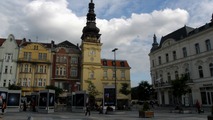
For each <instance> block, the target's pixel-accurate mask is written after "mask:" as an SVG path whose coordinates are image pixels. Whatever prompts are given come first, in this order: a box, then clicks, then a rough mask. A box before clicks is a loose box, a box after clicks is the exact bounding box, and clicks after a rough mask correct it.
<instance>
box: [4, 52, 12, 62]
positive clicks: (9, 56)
mask: <svg viewBox="0 0 213 120" xmlns="http://www.w3.org/2000/svg"><path fill="white" fill-rule="evenodd" d="M12 58H13V54H12V53H6V55H5V57H4V60H5V62H9V61H12Z"/></svg>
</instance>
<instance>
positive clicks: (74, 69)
mask: <svg viewBox="0 0 213 120" xmlns="http://www.w3.org/2000/svg"><path fill="white" fill-rule="evenodd" d="M77 74H78V72H77V68H76V67H72V68H71V77H77Z"/></svg>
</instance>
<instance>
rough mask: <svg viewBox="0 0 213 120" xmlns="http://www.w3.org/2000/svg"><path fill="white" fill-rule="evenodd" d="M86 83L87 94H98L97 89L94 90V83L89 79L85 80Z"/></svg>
mask: <svg viewBox="0 0 213 120" xmlns="http://www.w3.org/2000/svg"><path fill="white" fill-rule="evenodd" d="M87 83H88V89H87V90H88V93H89V96H94V97H95V96H97V95H99V94H100V92H98V90H96V87H95V85H94V84H93V83H92V82H91V81H87Z"/></svg>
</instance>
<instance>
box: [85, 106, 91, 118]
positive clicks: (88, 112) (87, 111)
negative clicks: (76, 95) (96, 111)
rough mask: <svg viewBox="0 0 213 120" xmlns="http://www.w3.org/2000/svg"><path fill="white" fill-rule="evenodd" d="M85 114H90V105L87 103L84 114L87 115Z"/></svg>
mask: <svg viewBox="0 0 213 120" xmlns="http://www.w3.org/2000/svg"><path fill="white" fill-rule="evenodd" d="M87 114H88V115H89V116H90V105H89V104H87V105H86V112H85V116H87Z"/></svg>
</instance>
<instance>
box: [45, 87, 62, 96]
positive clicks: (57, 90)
mask: <svg viewBox="0 0 213 120" xmlns="http://www.w3.org/2000/svg"><path fill="white" fill-rule="evenodd" d="M46 89H51V90H55V97H56V99H57V98H58V97H59V95H60V94H62V93H63V90H62V89H61V88H58V87H56V86H54V85H48V86H46Z"/></svg>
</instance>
